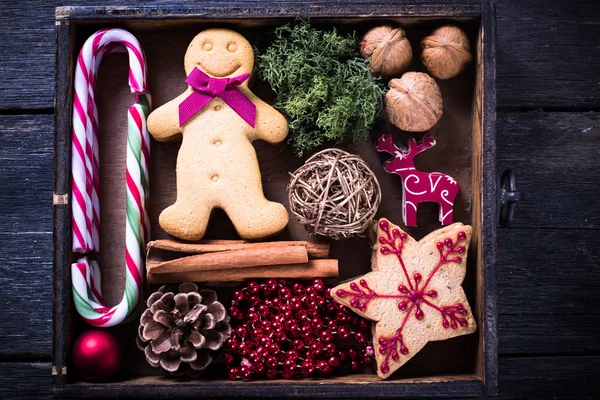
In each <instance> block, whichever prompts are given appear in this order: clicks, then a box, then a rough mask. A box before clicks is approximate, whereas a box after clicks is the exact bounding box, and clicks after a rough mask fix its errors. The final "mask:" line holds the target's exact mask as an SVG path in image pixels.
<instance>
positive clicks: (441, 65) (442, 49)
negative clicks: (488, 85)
mask: <svg viewBox="0 0 600 400" xmlns="http://www.w3.org/2000/svg"><path fill="white" fill-rule="evenodd" d="M421 47H422V48H423V54H422V55H421V59H422V60H423V64H425V66H426V67H427V70H428V71H429V73H430V74H431V75H433V76H435V77H436V78H438V79H449V78H452V77H455V76H456V75H458V74H460V73H461V72H462V71H463V70H464V69H465V67H466V66H467V64H469V63H470V62H471V59H472V57H471V46H470V45H469V38H467V35H466V34H465V33H464V32H463V30H462V29H460V28H458V27H456V26H443V27H441V28H438V29H436V30H435V31H433V33H432V34H431V36H427V37H426V38H425V39H423V41H422V42H421Z"/></svg>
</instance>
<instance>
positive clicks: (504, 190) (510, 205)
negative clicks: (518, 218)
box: [498, 169, 523, 227]
mask: <svg viewBox="0 0 600 400" xmlns="http://www.w3.org/2000/svg"><path fill="white" fill-rule="evenodd" d="M498 197H499V198H498V202H499V204H498V208H499V210H500V211H499V212H500V215H499V223H500V226H501V227H507V226H510V224H511V223H512V220H513V217H514V215H515V208H516V206H517V202H518V201H520V200H521V199H522V198H523V196H522V194H521V192H519V189H517V177H516V176H515V173H514V172H513V171H512V169H507V170H506V171H504V172H503V173H502V177H501V178H500V193H499V196H498Z"/></svg>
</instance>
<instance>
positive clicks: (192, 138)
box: [148, 29, 288, 240]
mask: <svg viewBox="0 0 600 400" xmlns="http://www.w3.org/2000/svg"><path fill="white" fill-rule="evenodd" d="M184 65H185V72H186V75H187V79H186V82H187V83H188V85H189V86H188V89H187V90H186V91H185V92H184V93H182V94H181V95H180V96H178V97H176V98H175V99H173V100H171V101H170V102H168V103H166V104H165V105H163V106H162V107H160V108H158V109H157V110H155V111H154V112H153V113H152V114H150V116H149V118H148V130H149V131H150V133H151V134H152V136H153V137H154V138H155V139H156V140H158V141H167V140H170V139H173V138H174V137H176V135H177V134H179V133H181V134H182V136H183V140H182V144H181V148H180V149H179V154H178V156H177V200H176V202H175V204H173V205H171V206H170V207H167V208H166V209H165V210H164V211H163V212H162V213H161V214H160V217H159V223H160V226H161V227H162V228H163V229H164V230H165V231H167V232H168V233H169V234H171V235H173V236H175V237H178V238H180V239H184V240H200V239H201V238H202V237H203V236H204V233H205V232H206V227H207V224H208V221H209V218H210V214H211V212H212V210H213V209H214V208H221V209H223V210H224V211H225V212H226V213H227V215H228V216H229V218H230V219H231V221H232V222H233V224H234V226H235V228H236V230H237V232H238V234H239V235H240V236H241V237H242V238H244V239H257V238H263V237H267V236H271V235H273V234H276V233H278V232H280V231H281V230H283V229H284V228H285V227H286V225H287V223H288V214H287V211H286V210H285V208H284V207H283V205H281V204H279V203H275V202H271V201H268V200H267V199H266V198H265V195H264V193H263V189H262V182H261V175H260V169H259V166H258V160H257V158H256V151H255V150H254V147H253V146H252V141H254V140H257V139H262V140H265V141H266V142H268V143H280V142H281V141H283V140H284V139H285V138H286V136H287V134H288V124H287V121H286V119H285V117H284V116H283V115H281V114H280V113H279V112H277V111H276V110H275V109H274V108H273V107H271V106H269V105H268V104H267V103H265V102H263V101H262V100H260V99H259V98H258V97H256V96H255V95H254V94H253V93H252V92H251V91H250V89H249V88H248V78H249V77H250V73H251V72H252V68H253V66H254V52H253V50H252V47H251V46H250V43H249V42H248V41H247V40H246V39H245V38H244V37H243V36H242V35H240V34H239V33H237V32H234V31H231V30H227V29H207V30H205V31H202V32H201V33H200V34H198V35H197V36H196V37H195V38H194V39H193V40H192V42H191V43H190V45H189V47H188V50H187V52H186V54H185V60H184Z"/></svg>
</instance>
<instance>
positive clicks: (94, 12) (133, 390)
mask: <svg viewBox="0 0 600 400" xmlns="http://www.w3.org/2000/svg"><path fill="white" fill-rule="evenodd" d="M419 3H420V2H415V3H414V4H411V3H410V2H408V4H402V5H385V6H384V5H381V4H380V3H377V4H372V5H371V4H369V3H361V4H354V5H352V4H337V3H336V4H332V5H331V6H329V5H326V4H321V5H319V6H317V7H311V6H310V4H306V3H301V4H300V5H298V3H292V4H291V5H289V6H288V5H286V4H278V3H275V2H273V3H271V2H264V3H258V2H257V3H252V5H248V3H242V4H241V5H240V6H239V7H231V6H227V7H225V6H221V5H220V3H219V2H217V1H214V2H211V1H209V2H205V3H204V4H196V5H189V6H168V5H167V6H152V7H87V6H86V7H59V8H57V10H56V94H55V96H56V99H55V170H54V177H55V178H54V255H53V272H54V275H53V294H54V296H53V300H54V301H53V366H52V375H53V385H54V393H55V395H56V396H60V397H75V398H81V397H87V396H93V397H99V398H113V397H117V396H128V397H139V398H150V397H154V396H158V397H199V396H201V397H227V396H252V397H254V396H258V397H328V398H330V397H340V398H347V397H358V398H362V397H386V398H391V397H405V396H410V397H433V396H435V397H471V396H474V397H476V396H485V395H495V394H497V390H498V361H497V336H496V321H497V313H496V302H497V289H496V221H497V201H496V199H497V192H496V191H497V182H496V180H497V179H496V150H495V144H496V139H495V135H496V129H495V123H496V90H495V72H496V71H495V68H496V64H495V15H494V9H493V3H491V2H487V1H484V2H483V3H482V4H479V3H472V2H471V3H464V4H461V3H454V4H449V5H448V4H442V3H440V4H432V3H427V4H419ZM228 4H230V3H228ZM367 15H368V16H369V17H409V18H429V19H431V18H440V19H454V18H478V19H479V20H480V31H479V38H478V43H477V45H476V50H477V57H476V59H477V67H476V69H477V72H476V79H477V81H476V84H475V95H474V98H475V100H474V102H473V112H472V143H473V149H472V152H473V153H472V155H473V164H472V165H473V168H472V175H473V178H472V179H473V199H472V216H473V217H472V218H473V227H474V242H473V246H474V247H475V248H476V255H477V260H476V266H477V287H478V289H477V302H478V304H479V305H480V306H479V307H477V310H475V312H476V315H475V317H476V319H477V321H478V327H479V329H478V333H477V334H479V335H480V340H479V346H480V348H479V349H478V355H477V365H476V372H475V373H474V374H472V375H456V376H441V377H434V378H431V377H429V378H426V379H418V378H417V379H400V380H394V381H378V380H377V379H376V378H374V379H367V380H364V379H362V380H356V379H353V377H352V376H348V377H344V378H343V379H335V380H318V379H310V380H294V381H256V382H239V381H236V382H230V381H224V380H220V381H206V380H204V381H186V382H173V381H165V380H156V379H149V380H144V379H141V380H135V381H125V382H119V383H105V384H89V383H80V382H75V383H70V382H69V380H68V374H69V371H68V369H67V365H68V364H69V359H68V357H69V356H68V355H69V351H68V343H70V340H71V338H70V336H69V331H68V326H69V324H68V321H69V313H70V312H73V307H72V306H70V302H71V301H72V300H71V287H70V282H71V278H70V259H71V250H70V245H71V206H70V204H69V197H70V168H71V165H70V162H71V98H72V70H73V69H72V65H73V60H74V59H75V55H76V53H75V52H74V51H75V50H74V48H73V47H74V46H73V37H72V29H71V28H72V26H73V25H74V24H77V23H85V22H88V21H105V20H118V21H123V20H155V21H156V20H164V19H206V18H210V19H221V18H227V19H229V20H231V19H236V18H243V19H249V18H282V17H287V18H289V17H298V16H306V17H318V18H350V17H351V18H357V17H358V18H360V17H362V16H367Z"/></svg>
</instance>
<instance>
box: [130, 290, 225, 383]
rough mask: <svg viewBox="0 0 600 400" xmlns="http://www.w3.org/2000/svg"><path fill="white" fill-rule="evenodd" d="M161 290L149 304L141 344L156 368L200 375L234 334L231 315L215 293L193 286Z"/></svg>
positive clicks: (173, 373)
mask: <svg viewBox="0 0 600 400" xmlns="http://www.w3.org/2000/svg"><path fill="white" fill-rule="evenodd" d="M175 289H176V288H175V287H172V288H169V290H167V287H166V286H163V287H161V288H160V289H159V290H158V291H157V292H155V293H153V294H152V295H151V296H150V297H149V298H148V301H147V303H146V304H147V306H148V309H146V310H145V311H144V313H143V314H142V317H141V318H140V326H139V329H138V337H137V345H138V347H139V348H140V350H143V351H144V353H145V354H146V360H147V361H148V363H149V364H150V365H151V366H153V367H160V369H161V370H162V371H164V372H167V373H169V374H172V375H182V374H187V375H189V376H191V377H197V376H199V375H200V374H201V373H202V372H203V371H204V369H205V368H206V367H207V366H208V365H209V364H211V363H212V362H213V360H216V358H218V356H220V352H218V350H220V349H221V347H222V346H223V343H224V342H225V340H227V338H229V336H230V334H231V326H230V325H229V315H227V312H226V310H225V307H223V305H222V304H221V303H219V302H218V301H217V295H216V293H215V292H213V291H212V290H200V291H198V286H196V285H195V284H193V283H182V284H181V285H179V290H178V292H179V293H178V294H174V291H175Z"/></svg>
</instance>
